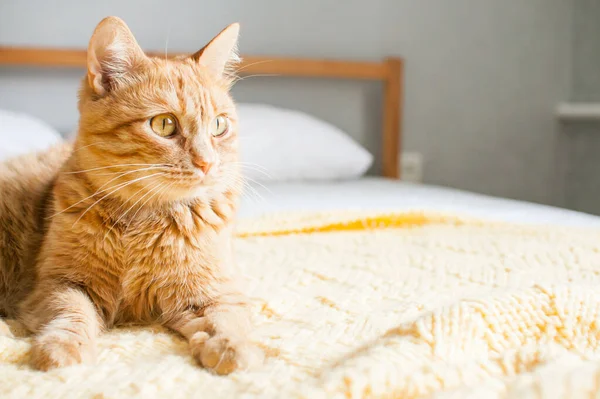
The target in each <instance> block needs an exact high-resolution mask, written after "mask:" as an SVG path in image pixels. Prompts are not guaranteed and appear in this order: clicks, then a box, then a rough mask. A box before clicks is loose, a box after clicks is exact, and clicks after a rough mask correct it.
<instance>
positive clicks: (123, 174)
mask: <svg viewBox="0 0 600 399" xmlns="http://www.w3.org/2000/svg"><path fill="white" fill-rule="evenodd" d="M152 169H155V168H154V167H149V168H142V169H136V170H132V171H129V172H117V173H121V174H120V175H119V176H117V177H114V178H112V179H110V180H109V181H107V182H106V183H104V184H103V185H101V186H100V187H98V189H97V190H96V191H95V192H94V193H93V194H91V195H89V196H87V197H85V198H83V199H81V200H79V201H77V202H76V203H74V204H72V205H70V206H69V207H67V208H65V209H63V210H62V211H60V212H57V213H55V214H53V215H50V216H48V217H47V219H51V218H53V217H55V216H57V215H60V214H61V213H63V212H66V211H68V210H69V209H72V208H73V207H75V206H77V205H79V204H81V203H82V202H84V201H86V200H88V199H90V198H92V197H93V196H95V195H98V194H100V193H103V192H106V191H108V190H110V189H111V188H114V187H116V186H113V187H110V188H106V189H104V190H103V188H104V187H106V186H107V185H108V184H110V183H112V182H113V181H115V180H118V179H120V178H122V177H123V176H125V175H129V174H131V173H137V172H142V171H145V170H152ZM125 183H126V182H124V183H119V184H125Z"/></svg>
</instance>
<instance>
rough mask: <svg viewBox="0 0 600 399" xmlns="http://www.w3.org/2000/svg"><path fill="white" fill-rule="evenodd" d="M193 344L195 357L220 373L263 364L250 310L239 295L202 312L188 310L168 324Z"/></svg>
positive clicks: (234, 295)
mask: <svg viewBox="0 0 600 399" xmlns="http://www.w3.org/2000/svg"><path fill="white" fill-rule="evenodd" d="M167 325H168V326H169V327H171V328H173V329H174V330H176V331H178V332H179V333H181V334H182V335H183V336H184V337H186V338H187V339H188V341H189V343H190V349H191V351H192V355H193V356H194V358H195V359H196V360H197V361H198V362H200V363H201V364H202V365H203V366H204V367H206V368H208V369H211V370H213V371H214V372H216V373H217V374H220V375H224V374H229V373H231V372H233V371H235V370H240V369H241V370H246V369H250V368H253V367H255V366H258V365H260V364H261V363H262V361H263V358H264V355H263V352H262V350H260V349H259V348H258V347H256V346H255V345H254V344H252V343H251V342H250V341H249V338H248V336H249V333H250V332H251V328H252V326H251V321H250V311H249V308H248V305H247V300H246V298H245V297H244V296H242V295H240V294H229V295H223V296H221V297H219V298H217V299H216V300H215V301H213V302H211V304H210V305H208V306H207V307H205V308H204V309H202V310H200V311H199V312H196V313H194V312H192V311H188V312H186V313H183V314H181V315H179V316H178V317H175V318H174V320H172V321H171V322H169V323H168V324H167Z"/></svg>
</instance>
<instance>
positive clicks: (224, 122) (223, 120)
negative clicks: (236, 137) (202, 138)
mask: <svg viewBox="0 0 600 399" xmlns="http://www.w3.org/2000/svg"><path fill="white" fill-rule="evenodd" d="M228 131H229V119H228V118H227V117H226V116H225V115H219V116H217V117H216V118H215V119H214V120H213V122H212V126H211V127H210V134H212V136H213V137H219V136H223V135H225V134H226V133H227V132H228Z"/></svg>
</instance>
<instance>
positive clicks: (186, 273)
mask: <svg viewBox="0 0 600 399" xmlns="http://www.w3.org/2000/svg"><path fill="white" fill-rule="evenodd" d="M203 209H205V207H204V206H203V205H201V204H198V205H197V206H189V205H185V206H184V205H182V206H178V207H173V208H172V209H170V210H169V212H166V213H163V214H160V215H146V217H145V218H142V219H140V220H139V221H135V222H134V223H132V224H127V225H123V226H117V227H115V228H114V229H112V230H111V231H110V232H108V234H111V235H112V236H111V237H108V239H109V240H110V241H111V242H113V243H118V248H114V252H113V254H116V257H117V259H115V260H116V263H117V265H115V266H116V268H115V269H116V270H115V271H116V272H117V274H118V284H116V285H113V287H112V291H113V292H112V293H111V294H112V295H109V296H108V298H110V300H109V301H107V302H106V303H105V305H104V307H105V312H104V313H105V314H106V319H107V322H108V323H109V324H112V322H114V323H120V322H150V321H154V320H157V319H161V318H165V317H167V318H168V317H169V314H171V313H176V312H181V311H182V310H184V309H187V308H201V307H202V306H203V304H204V303H206V302H208V301H210V298H212V297H214V296H215V295H216V293H217V292H218V290H219V288H221V283H222V282H223V281H225V280H226V279H227V277H228V268H229V267H230V264H229V263H230V261H231V253H230V252H231V247H230V239H231V237H230V235H231V232H230V229H229V228H228V226H227V224H226V222H225V221H224V220H222V219H219V220H220V221H221V224H220V225H218V226H216V225H213V224H210V223H207V221H206V219H205V217H203V216H202V215H203V211H202V210H203ZM103 239H105V238H103ZM99 272H100V273H102V272H103V271H99ZM97 277H99V278H102V276H99V275H97ZM115 283H116V281H115ZM96 286H97V285H96Z"/></svg>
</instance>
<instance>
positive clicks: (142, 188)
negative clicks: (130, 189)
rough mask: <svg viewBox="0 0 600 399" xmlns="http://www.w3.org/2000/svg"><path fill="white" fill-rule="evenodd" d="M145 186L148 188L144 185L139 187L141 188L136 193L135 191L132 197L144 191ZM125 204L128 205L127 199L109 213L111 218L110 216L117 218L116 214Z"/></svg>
mask: <svg viewBox="0 0 600 399" xmlns="http://www.w3.org/2000/svg"><path fill="white" fill-rule="evenodd" d="M145 188H146V187H144V186H142V187H140V189H139V190H137V191H136V192H135V193H133V194H132V195H131V197H132V198H135V196H136V195H138V194H139V193H140V192H142V191H144V189H145ZM125 205H127V202H126V201H123V203H122V204H121V205H119V207H118V208H117V209H115V210H114V211H113V212H111V214H110V215H109V218H110V219H114V218H115V216H116V215H117V212H119V210H120V209H121V208H123V207H124V206H125Z"/></svg>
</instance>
